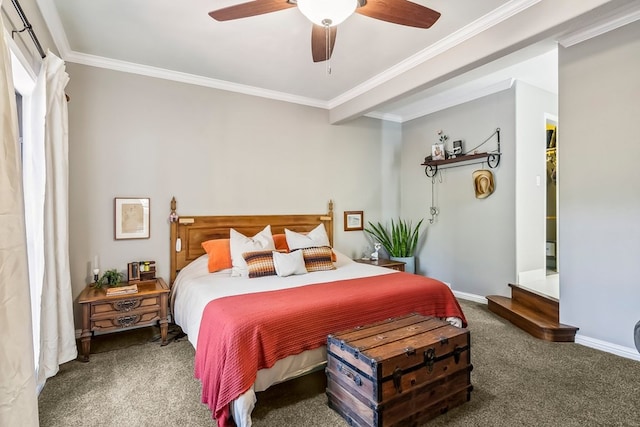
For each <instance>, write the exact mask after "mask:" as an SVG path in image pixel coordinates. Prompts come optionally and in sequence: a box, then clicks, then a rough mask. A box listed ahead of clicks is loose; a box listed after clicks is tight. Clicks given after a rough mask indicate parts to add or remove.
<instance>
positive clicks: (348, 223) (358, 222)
mask: <svg viewBox="0 0 640 427" xmlns="http://www.w3.org/2000/svg"><path fill="white" fill-rule="evenodd" d="M363 215H364V214H363V211H345V212H344V231H356V230H362V229H363V223H364V222H363Z"/></svg>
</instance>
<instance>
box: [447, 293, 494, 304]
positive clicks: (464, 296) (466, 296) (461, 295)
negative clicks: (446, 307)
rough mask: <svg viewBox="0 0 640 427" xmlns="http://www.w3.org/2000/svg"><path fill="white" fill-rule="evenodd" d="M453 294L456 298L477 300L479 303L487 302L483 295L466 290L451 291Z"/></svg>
mask: <svg viewBox="0 0 640 427" xmlns="http://www.w3.org/2000/svg"><path fill="white" fill-rule="evenodd" d="M453 295H455V296H456V298H460V299H463V300H467V301H473V302H478V303H480V304H487V299H486V298H485V297H481V296H480V295H475V294H469V293H467V292H460V291H453Z"/></svg>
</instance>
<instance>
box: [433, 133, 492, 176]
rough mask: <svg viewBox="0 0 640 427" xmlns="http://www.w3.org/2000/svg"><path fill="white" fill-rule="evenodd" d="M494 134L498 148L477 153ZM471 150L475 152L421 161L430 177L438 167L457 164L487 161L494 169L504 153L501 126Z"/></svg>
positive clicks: (436, 171) (450, 166)
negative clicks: (501, 144) (501, 147)
mask: <svg viewBox="0 0 640 427" xmlns="http://www.w3.org/2000/svg"><path fill="white" fill-rule="evenodd" d="M493 135H496V136H497V144H498V149H497V150H496V151H492V152H484V153H477V152H475V150H476V149H477V148H478V147H480V146H482V145H484V144H485V143H486V142H487V141H489V139H490V138H491V137H493ZM470 151H474V153H473V154H462V155H460V156H456V157H450V158H448V159H444V160H429V157H426V158H425V159H424V163H421V165H422V166H424V167H425V168H424V173H425V174H426V175H427V176H428V177H429V178H433V177H434V176H436V174H437V173H438V167H440V166H441V167H442V168H443V169H444V168H453V167H457V166H465V165H472V164H476V163H485V162H486V163H487V165H488V166H489V167H490V168H491V169H493V168H495V167H497V166H498V165H499V164H500V156H501V155H502V153H501V152H500V128H497V129H496V131H495V132H494V133H492V134H491V136H489V138H487V139H485V140H484V142H483V143H481V144H480V145H478V146H476V147H474V148H472V149H471V150H470Z"/></svg>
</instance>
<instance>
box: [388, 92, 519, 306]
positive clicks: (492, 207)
mask: <svg viewBox="0 0 640 427" xmlns="http://www.w3.org/2000/svg"><path fill="white" fill-rule="evenodd" d="M496 128H500V129H501V143H502V144H501V149H502V159H501V161H500V165H499V166H498V168H496V169H493V170H492V171H493V174H494V181H495V192H494V193H493V194H492V195H491V196H489V197H488V198H486V199H476V198H475V192H474V189H473V180H472V173H473V171H475V170H477V169H481V168H482V167H483V165H481V164H475V165H466V166H461V167H456V168H450V169H443V170H442V171H441V172H439V173H438V177H437V179H436V183H435V184H434V185H433V188H434V193H433V194H434V200H435V206H436V207H437V208H438V209H439V210H440V214H439V215H438V216H437V218H436V219H435V221H434V223H433V224H429V223H428V220H426V219H425V224H426V225H427V231H426V239H425V242H424V245H423V246H422V247H421V250H420V252H419V253H418V260H417V262H416V264H417V265H416V268H417V271H418V272H419V273H420V274H425V275H429V276H433V277H436V278H438V279H440V280H443V281H445V282H448V283H451V285H452V287H453V289H454V290H456V291H459V292H465V293H470V294H474V295H479V296H485V295H490V294H504V295H508V287H507V283H509V282H512V281H514V280H515V209H514V198H515V152H516V150H515V89H514V88H512V89H509V90H505V91H502V92H499V93H496V94H494V95H490V96H486V97H484V98H481V99H478V100H475V101H471V102H468V103H466V104H463V105H459V106H456V107H452V108H449V109H446V110H443V111H440V112H437V113H434V114H431V115H428V116H425V117H421V118H419V119H415V120H412V121H410V122H408V123H405V124H404V126H403V147H402V171H401V191H400V194H401V206H402V209H401V212H402V216H403V217H405V218H408V219H414V220H417V219H419V218H430V217H431V216H430V215H429V208H430V206H431V196H432V185H431V179H430V178H428V177H427V176H426V175H425V172H424V167H423V166H420V164H421V163H423V161H424V158H425V156H427V155H429V154H431V146H432V144H434V143H436V142H437V141H438V135H437V132H438V130H440V129H442V130H443V131H444V133H445V134H447V135H449V141H448V144H449V145H448V146H447V147H448V149H451V145H450V144H451V143H452V141H455V140H458V139H462V140H464V146H463V150H464V151H467V150H470V149H471V148H473V147H474V146H476V145H478V144H480V143H481V142H482V141H484V140H485V139H486V138H487V137H488V136H489V135H491V134H492V133H493V132H494V131H495V129H496ZM496 141H497V140H496V138H495V137H493V138H492V139H491V140H490V141H489V142H487V144H485V145H484V146H482V147H480V148H479V151H492V150H495V149H496V148H497V143H496ZM485 168H486V166H485ZM440 178H441V179H442V182H440Z"/></svg>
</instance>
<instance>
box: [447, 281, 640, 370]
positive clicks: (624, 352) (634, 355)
mask: <svg viewBox="0 0 640 427" xmlns="http://www.w3.org/2000/svg"><path fill="white" fill-rule="evenodd" d="M453 294H454V295H455V296H456V298H460V299H463V300H467V301H473V302H477V303H480V304H487V299H486V298H485V297H482V296H480V295H475V294H469V293H467V292H460V291H453ZM575 342H576V344H580V345H583V346H585V347H590V348H595V349H596V350H601V351H604V352H606V353H611V354H615V355H616V356H620V357H625V358H627V359H632V360H637V361H640V353H638V352H637V351H636V350H635V349H634V348H631V347H624V346H621V345H618V344H613V343H610V342H607V341H602V340H598V339H595V338H590V337H587V336H584V335H580V334H576V338H575Z"/></svg>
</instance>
